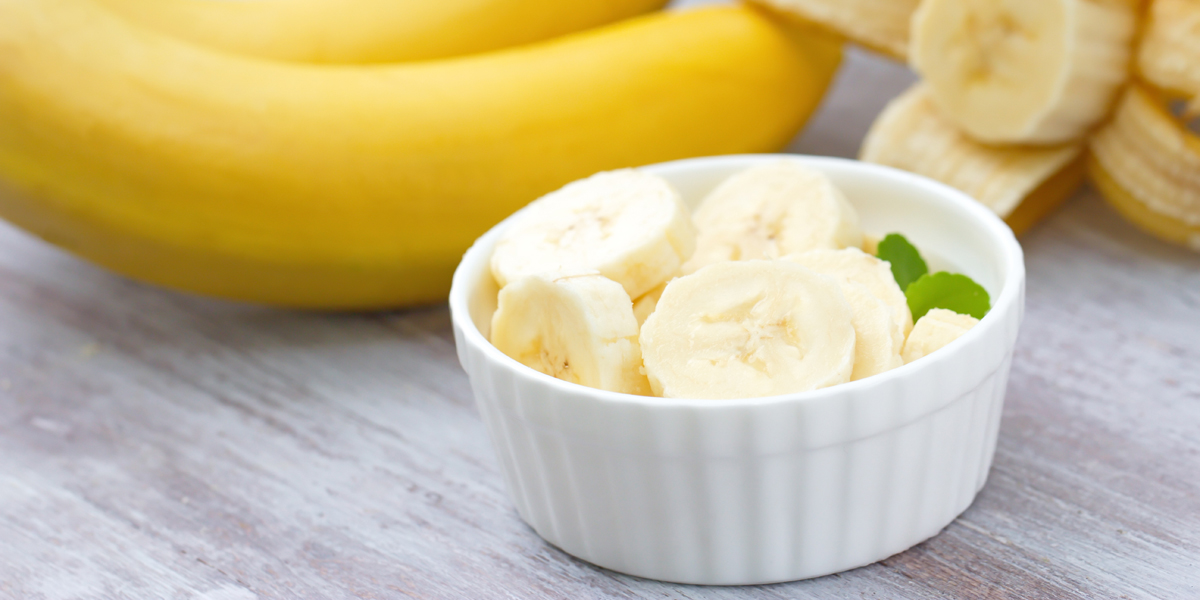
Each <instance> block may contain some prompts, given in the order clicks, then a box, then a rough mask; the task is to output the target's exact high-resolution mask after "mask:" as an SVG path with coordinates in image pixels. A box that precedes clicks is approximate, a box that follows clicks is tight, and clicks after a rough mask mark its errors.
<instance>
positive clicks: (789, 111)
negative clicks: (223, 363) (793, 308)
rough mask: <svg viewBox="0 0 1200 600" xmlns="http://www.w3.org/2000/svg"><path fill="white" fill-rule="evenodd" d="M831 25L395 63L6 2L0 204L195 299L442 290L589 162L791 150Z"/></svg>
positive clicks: (603, 164)
mask: <svg viewBox="0 0 1200 600" xmlns="http://www.w3.org/2000/svg"><path fill="white" fill-rule="evenodd" d="M839 56H840V48H839V45H838V44H837V42H836V41H833V40H831V39H828V38H822V37H819V35H818V34H816V33H812V32H807V33H804V34H801V33H799V32H796V31H794V30H787V29H783V28H780V27H778V26H777V25H776V24H775V23H773V22H772V21H771V20H769V19H768V18H767V17H765V16H763V15H762V14H760V13H758V12H756V11H755V10H753V9H750V8H745V7H713V8H705V9H697V10H692V11H684V12H677V13H660V14H657V15H652V16H647V17H643V18H639V19H634V20H630V21H626V22H623V23H621V24H617V25H613V26H610V27H606V28H601V29H597V30H593V31H590V32H587V33H583V34H579V35H575V36H569V37H567V38H562V39H559V40H556V41H553V42H548V43H544V44H539V45H533V46H527V47H524V48H521V49H514V50H509V51H502V52H496V53H492V54H485V55H479V56H475V57H469V58H462V59H455V60H445V61H436V62H431V63H414V64H407V65H398V66H386V67H385V66H338V67H324V66H308V65H301V64H289V63H275V62H266V61H260V60H256V59H245V58H241V57H237V56H233V55H229V54H225V53H221V52H216V51H210V50H207V49H204V48H201V47H197V46H193V45H190V44H186V43H182V42H178V41H176V40H174V39H172V38H170V37H167V36H165V35H162V34H158V33H155V32H152V31H150V30H146V29H142V28H139V27H135V26H132V25H130V24H129V23H128V22H126V21H125V20H123V19H120V18H117V17H116V16H114V15H113V14H111V13H110V12H108V11H106V10H103V9H102V8H100V7H99V6H98V5H96V4H95V3H93V2H92V1H91V0H38V1H37V2H30V1H29V0H0V182H2V183H0V188H3V189H0V216H3V217H4V218H6V219H8V220H10V221H12V222H13V223H15V224H17V225H19V226H21V227H24V228H26V229H28V230H29V231H31V232H33V233H35V234H37V235H39V236H42V237H43V238H45V239H47V240H49V241H50V242H52V243H55V244H58V245H60V246H62V247H64V248H66V249H68V250H70V251H72V252H74V253H76V254H78V255H80V256H83V257H86V258H88V259H91V260H93V261H95V262H97V263H99V264H101V265H104V266H106V267H109V268H111V269H113V270H115V271H118V272H121V273H124V274H127V275H129V276H132V277H135V278H138V279H143V280H146V281H150V282H154V283H158V284H162V285H166V286H170V287H174V288H178V289H183V290H190V291H194V292H199V293H204V294H211V295H215V296H222V297H226V298H234V299H241V300H248V301H254V302H262V303H270V304H276V305H286V306H297V307H314V308H376V307H395V306H405V305H412V304H417V303H425V302H431V301H437V300H440V299H442V298H443V297H444V296H445V294H446V292H447V290H448V287H449V282H450V275H451V272H452V270H453V268H454V266H455V264H456V263H457V262H458V259H459V257H460V256H461V254H462V252H463V250H464V249H465V248H466V247H467V246H468V245H469V244H470V243H471V241H472V240H474V239H475V238H476V237H477V236H478V235H480V234H481V233H482V232H483V231H485V230H486V229H487V228H488V227H490V226H491V225H492V224H494V223H495V222H497V221H498V220H500V219H501V218H503V217H504V216H506V215H508V214H509V213H511V212H512V211H513V210H515V209H517V208H519V207H520V206H522V205H524V204H526V203H527V202H529V201H531V200H532V199H534V198H536V197H538V196H539V195H541V194H543V193H545V192H548V191H550V190H552V189H555V188H557V187H559V186H561V185H563V184H565V183H567V182H569V181H572V180H574V179H578V178H581V177H584V176H587V175H590V174H591V173H594V172H596V171H601V170H606V169H614V168H618V167H626V166H632V165H640V164H647V163H652V162H658V161H663V160H670V159H676V158H682V157H687V156H698V155H708V154H721V153H733V152H762V151H771V150H776V149H778V148H780V147H782V146H783V145H784V144H786V143H787V141H788V140H789V139H790V138H791V137H792V136H793V135H794V134H795V132H796V131H797V130H798V129H799V128H800V126H801V125H802V124H803V123H804V121H805V119H806V118H807V117H808V116H809V115H810V114H811V112H812V111H813V109H814V108H815V107H816V105H817V103H818V101H819V100H820V97H821V95H822V93H823V91H824V90H825V88H826V86H827V85H828V83H829V81H830V79H831V77H832V74H833V72H834V70H835V68H836V65H837V62H838V58H839Z"/></svg>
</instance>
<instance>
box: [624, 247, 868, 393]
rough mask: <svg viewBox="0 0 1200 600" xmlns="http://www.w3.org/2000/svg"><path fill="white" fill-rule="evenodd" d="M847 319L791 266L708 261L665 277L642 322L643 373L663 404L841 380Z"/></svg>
mask: <svg viewBox="0 0 1200 600" xmlns="http://www.w3.org/2000/svg"><path fill="white" fill-rule="evenodd" d="M851 319H852V314H851V311H850V304H849V303H848V302H847V301H846V297H845V296H844V295H843V294H842V292H841V290H840V289H839V288H838V283H837V281H836V280H834V279H832V278H830V277H825V276H822V275H819V274H817V273H814V272H813V271H810V270H808V269H805V268H803V267H801V266H800V265H798V264H794V263H790V262H788V261H767V260H750V261H739V262H732V261H730V262H721V263H716V264H712V265H709V266H707V267H704V268H703V269H700V270H699V271H697V272H695V273H693V274H691V275H687V276H684V277H680V278H679V279H676V280H674V281H672V282H671V283H670V284H669V285H668V286H667V287H666V290H665V291H664V292H663V295H662V298H660V299H659V301H658V307H657V308H656V309H655V311H654V314H651V315H650V317H649V318H648V319H646V323H645V324H644V325H643V326H642V333H641V337H640V341H641V344H642V351H643V359H644V361H645V365H646V375H647V377H649V379H650V387H651V388H652V389H653V390H654V393H655V395H658V396H663V397H667V398H718V399H719V398H726V399H728V398H758V397H762V396H777V395H780V394H788V393H793V392H805V391H809V390H815V389H820V388H824V387H829V386H831V385H837V384H839V383H845V382H847V381H849V380H850V374H851V371H852V370H853V368H854V344H855V336H854V326H853V325H852V323H851Z"/></svg>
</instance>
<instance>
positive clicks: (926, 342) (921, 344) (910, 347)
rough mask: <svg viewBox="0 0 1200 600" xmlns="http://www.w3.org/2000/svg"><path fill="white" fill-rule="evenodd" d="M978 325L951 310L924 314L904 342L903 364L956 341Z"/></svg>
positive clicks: (936, 309)
mask: <svg viewBox="0 0 1200 600" xmlns="http://www.w3.org/2000/svg"><path fill="white" fill-rule="evenodd" d="M978 323H979V320H978V319H976V318H975V317H972V316H970V315H960V314H958V313H956V312H954V311H952V310H944V309H941V308H935V309H933V310H931V311H929V312H928V313H925V316H923V317H921V318H920V319H918V320H917V325H916V327H913V330H912V333H910V334H908V339H907V340H905V341H904V351H903V352H902V353H901V356H902V357H903V358H904V364H908V363H910V362H912V361H914V360H917V359H918V358H922V357H924V356H928V355H930V354H931V353H933V352H934V351H936V350H938V349H940V348H942V347H943V346H945V345H946V344H949V343H950V342H953V341H954V340H957V339H958V338H959V337H961V336H962V334H964V333H966V332H967V331H969V330H970V329H971V328H972V327H974V326H975V325H977V324H978Z"/></svg>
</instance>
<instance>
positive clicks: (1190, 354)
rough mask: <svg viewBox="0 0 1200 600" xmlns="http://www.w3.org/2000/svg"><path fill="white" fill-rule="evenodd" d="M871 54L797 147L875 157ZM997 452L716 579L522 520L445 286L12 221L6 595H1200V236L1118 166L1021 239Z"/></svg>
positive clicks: (2, 560)
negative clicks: (432, 299)
mask: <svg viewBox="0 0 1200 600" xmlns="http://www.w3.org/2000/svg"><path fill="white" fill-rule="evenodd" d="M909 77H910V76H909V75H908V74H907V72H905V71H904V70H903V69H902V68H900V67H897V66H894V65H890V64H888V63H886V62H883V61H880V60H877V59H874V58H871V57H868V56H866V55H863V54H861V53H855V54H853V55H852V56H851V59H850V61H849V66H848V68H847V69H846V70H845V71H844V72H843V73H842V76H841V78H840V81H839V85H838V88H837V89H836V90H835V92H834V93H833V95H832V96H831V98H830V101H829V103H828V104H827V106H826V108H825V109H824V110H823V111H822V114H821V116H820V117H819V118H818V120H817V121H816V122H815V123H814V124H813V126H812V127H810V128H809V130H808V132H807V133H806V134H805V135H804V136H803V137H802V138H801V139H800V140H798V141H797V144H796V145H795V146H794V149H796V150H800V151H805V152H812V153H822V154H842V155H847V154H853V153H854V151H855V149H856V147H857V142H858V140H859V139H860V138H861V136H862V134H863V133H864V132H865V130H866V127H867V126H868V125H869V123H870V120H871V117H872V116H873V114H874V112H875V111H877V110H878V109H879V108H880V107H881V106H882V105H883V103H884V102H886V100H887V98H888V97H890V96H891V95H894V94H895V93H897V92H899V91H900V90H901V89H903V88H904V87H905V85H906V84H907V82H908V80H909ZM1022 241H1023V244H1024V246H1025V249H1026V252H1027V265H1028V269H1029V283H1028V307H1027V313H1026V315H1027V316H1026V322H1025V325H1024V328H1023V331H1022V334H1021V337H1020V340H1019V343H1018V348H1017V353H1016V357H1015V359H1014V363H1013V370H1012V379H1011V383H1010V387H1009V395H1008V399H1007V403H1006V405H1005V410H1004V420H1003V424H1002V428H1001V433H1000V439H999V447H998V450H997V455H996V460H995V466H994V468H993V470H992V472H991V476H990V479H989V482H988V484H987V486H986V487H985V488H984V490H983V491H982V493H981V494H980V495H979V498H978V499H977V500H976V502H975V504H974V505H973V506H972V507H971V508H970V509H968V510H967V512H966V513H965V514H964V515H963V517H962V518H960V519H959V520H957V521H955V522H954V523H953V524H951V525H950V526H949V527H948V528H947V529H946V530H945V531H944V532H943V533H942V534H941V535H939V536H937V537H935V538H934V539H932V540H930V541H928V542H926V543H924V544H921V545H919V546H917V547H916V548H913V549H912V550H909V551H908V552H905V553H903V554H900V555H898V556H895V557H892V558H890V559H888V560H885V561H883V562H881V563H878V564H875V565H871V566H868V567H865V568H862V569H858V570H855V571H851V572H847V573H843V574H839V575H834V576H829V577H824V578H820V579H815V580H810V581H804V582H797V583H790V584H780V585H773V586H763V587H747V588H704V587H690V586H679V585H669V584H662V583H657V582H653V581H646V580H640V579H636V578H631V577H626V576H623V575H619V574H615V573H612V572H609V571H605V570H601V569H597V568H594V567H591V566H589V565H587V564H584V563H581V562H579V561H577V560H575V559H572V558H571V557H569V556H567V555H565V554H563V553H562V552H560V551H558V550H556V549H555V548H553V547H550V546H549V545H547V544H546V543H544V542H542V541H541V539H540V538H538V537H537V535H536V534H534V533H533V532H532V531H531V530H530V529H528V528H527V527H526V526H525V525H523V524H522V523H521V522H520V520H519V519H518V518H517V516H516V514H515V512H514V510H513V508H512V505H511V504H510V503H509V501H508V499H507V497H506V492H505V490H504V489H503V485H502V483H501V480H500V476H499V474H498V472H497V470H496V464H495V461H494V458H493V455H492V451H491V448H490V446H489V443H488V440H487V439H486V435H485V431H484V428H483V426H482V424H481V422H480V420H479V416H478V415H477V413H476V412H475V408H474V405H473V401H472V399H471V393H470V389H469V387H468V385H467V381H466V377H465V375H464V374H463V372H462V371H461V369H460V368H459V366H458V364H457V361H456V358H455V352H454V347H453V342H452V339H451V334H450V326H449V318H448V315H447V312H446V309H445V308H444V307H432V308H428V309H423V310H412V311H405V312H397V313H388V314H369V315H313V314H304V313H291V312H280V311H273V310H267V309H261V308H255V307H246V306H240V305H233V304H226V303H221V302H215V301H209V300H204V299H199V298H193V297H187V296H183V295H178V294H174V293H171V292H165V291H161V290H157V289H153V288H150V287H146V286H143V285H140V284H137V283H133V282H130V281H127V280H124V279H121V278H119V277H116V276H112V275H109V274H107V273H104V272H102V271H99V270H97V269H95V268H93V267H90V266H88V265H86V264H84V263H81V262H79V261H77V260H75V259H73V258H71V257H69V256H67V255H65V254H63V253H61V252H59V251H57V250H55V249H53V248H51V247H49V246H47V245H45V244H43V243H41V242H39V241H37V240H34V239H32V238H29V237H27V236H25V235H24V234H22V233H20V232H18V231H16V230H13V229H11V228H9V227H7V226H2V225H0V598H20V599H40V598H48V599H69V598H204V599H209V600H242V599H249V598H446V599H462V598H520V599H526V598H543V599H552V598H553V599H556V598H572V599H576V598H678V599H688V598H690V599H727V598H728V599H732V598H758V599H782V598H900V597H904V598H1008V597H1013V598H1109V597H1112V598H1118V597H1120V598H1197V597H1200V256H1197V255H1195V254H1189V253H1187V252H1184V251H1182V250H1176V249H1173V248H1170V247H1167V246H1165V245H1163V244H1160V243H1158V242H1156V241H1154V240H1152V239H1150V238H1148V237H1146V236H1144V235H1142V234H1140V233H1138V232H1137V231H1135V230H1134V229H1133V228H1132V227H1131V226H1129V225H1127V224H1125V223H1124V222H1122V221H1121V220H1120V219H1119V218H1117V216H1116V215H1115V214H1114V213H1113V212H1112V211H1111V210H1109V209H1108V208H1107V207H1106V206H1104V205H1103V204H1102V203H1101V202H1100V201H1099V200H1098V199H1097V198H1096V197H1095V195H1094V193H1092V192H1084V193H1081V194H1080V195H1079V196H1078V197H1076V198H1075V199H1074V200H1072V201H1071V202H1070V203H1069V204H1068V206H1067V207H1066V208H1065V209H1064V210H1062V211H1060V212H1059V213H1058V214H1057V215H1055V216H1054V217H1053V218H1052V219H1051V220H1050V221H1049V222H1047V223H1045V224H1043V225H1041V226H1039V227H1038V228H1036V229H1034V230H1033V231H1032V232H1031V233H1029V234H1028V235H1027V236H1026V237H1025V238H1024V239H1023V240H1022Z"/></svg>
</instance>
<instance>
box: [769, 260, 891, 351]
mask: <svg viewBox="0 0 1200 600" xmlns="http://www.w3.org/2000/svg"><path fill="white" fill-rule="evenodd" d="M784 259H785V260H789V261H792V262H795V263H797V264H800V265H803V266H804V267H807V268H809V269H812V270H813V271H816V272H818V273H821V274H822V275H829V276H831V277H834V278H837V279H845V280H848V281H851V282H853V283H857V284H859V285H862V286H864V287H866V288H867V289H868V290H870V292H871V294H873V295H874V296H875V297H876V298H879V299H880V300H882V301H883V303H884V304H887V305H888V307H889V308H890V309H891V311H892V322H893V323H894V325H895V327H896V332H897V333H896V334H897V336H898V337H899V338H900V339H901V340H903V339H904V336H905V335H906V334H907V333H908V332H909V331H911V330H912V326H913V320H912V313H910V312H909V310H908V300H907V299H906V298H905V297H904V292H903V291H901V290H900V286H899V285H897V284H896V278H895V277H893V276H892V269H891V265H889V264H888V263H887V261H882V260H879V259H878V258H875V257H874V256H871V255H870V254H867V253H865V252H863V251H862V250H859V249H858V248H846V249H844V250H813V251H810V252H804V253H801V254H791V255H788V256H785V257H784Z"/></svg>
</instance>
